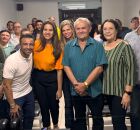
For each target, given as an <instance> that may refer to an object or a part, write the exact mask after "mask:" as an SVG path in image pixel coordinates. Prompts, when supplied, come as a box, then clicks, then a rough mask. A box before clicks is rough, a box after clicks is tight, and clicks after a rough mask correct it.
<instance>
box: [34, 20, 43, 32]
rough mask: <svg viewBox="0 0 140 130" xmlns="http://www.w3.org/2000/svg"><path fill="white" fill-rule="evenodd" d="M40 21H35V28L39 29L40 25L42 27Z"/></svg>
mask: <svg viewBox="0 0 140 130" xmlns="http://www.w3.org/2000/svg"><path fill="white" fill-rule="evenodd" d="M42 24H43V23H42V22H37V23H36V28H37V29H38V30H41V27H42Z"/></svg>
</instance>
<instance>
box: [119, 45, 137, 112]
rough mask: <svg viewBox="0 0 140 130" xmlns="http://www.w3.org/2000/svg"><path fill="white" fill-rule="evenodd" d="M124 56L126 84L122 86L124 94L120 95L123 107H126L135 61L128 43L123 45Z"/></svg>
mask: <svg viewBox="0 0 140 130" xmlns="http://www.w3.org/2000/svg"><path fill="white" fill-rule="evenodd" d="M124 52H125V58H126V60H125V61H126V63H125V64H126V68H127V75H126V76H127V77H126V85H125V88H124V94H123V96H122V102H121V103H122V106H123V108H125V109H126V108H127V107H128V106H129V104H130V98H131V96H130V94H131V92H132V88H133V85H134V79H135V78H134V72H135V61H134V54H133V50H132V48H131V46H130V45H127V46H126V47H125V51H124Z"/></svg>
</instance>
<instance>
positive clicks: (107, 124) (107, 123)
mask: <svg viewBox="0 0 140 130" xmlns="http://www.w3.org/2000/svg"><path fill="white" fill-rule="evenodd" d="M59 106H60V114H59V128H60V129H61V130H66V129H65V120H64V119H65V111H64V98H63V97H62V98H61V99H60V104H59ZM126 125H127V127H128V130H131V129H130V121H129V119H126ZM41 127H42V124H41V115H39V116H38V117H36V118H35V120H34V125H33V130H40V128H41ZM51 127H52V125H51ZM91 127H92V119H91V118H89V127H88V130H92V128H91ZM67 130H68V129H67ZM104 130H113V128H112V123H111V118H110V117H104Z"/></svg>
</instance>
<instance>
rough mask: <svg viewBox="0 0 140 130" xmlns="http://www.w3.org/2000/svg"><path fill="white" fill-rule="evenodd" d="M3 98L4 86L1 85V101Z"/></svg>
mask: <svg viewBox="0 0 140 130" xmlns="http://www.w3.org/2000/svg"><path fill="white" fill-rule="evenodd" d="M2 97H3V86H2V85H0V99H1V98H2Z"/></svg>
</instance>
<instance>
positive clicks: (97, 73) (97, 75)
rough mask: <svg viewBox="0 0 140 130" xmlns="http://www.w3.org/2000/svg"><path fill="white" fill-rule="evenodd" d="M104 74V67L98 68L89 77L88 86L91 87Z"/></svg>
mask: <svg viewBox="0 0 140 130" xmlns="http://www.w3.org/2000/svg"><path fill="white" fill-rule="evenodd" d="M102 72H103V66H97V67H96V68H95V69H94V70H93V71H92V72H91V73H90V74H89V76H88V77H87V79H86V80H85V82H87V84H88V85H90V84H91V83H92V82H94V81H95V80H96V79H97V78H98V77H99V75H100V74H101V73H102Z"/></svg>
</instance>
